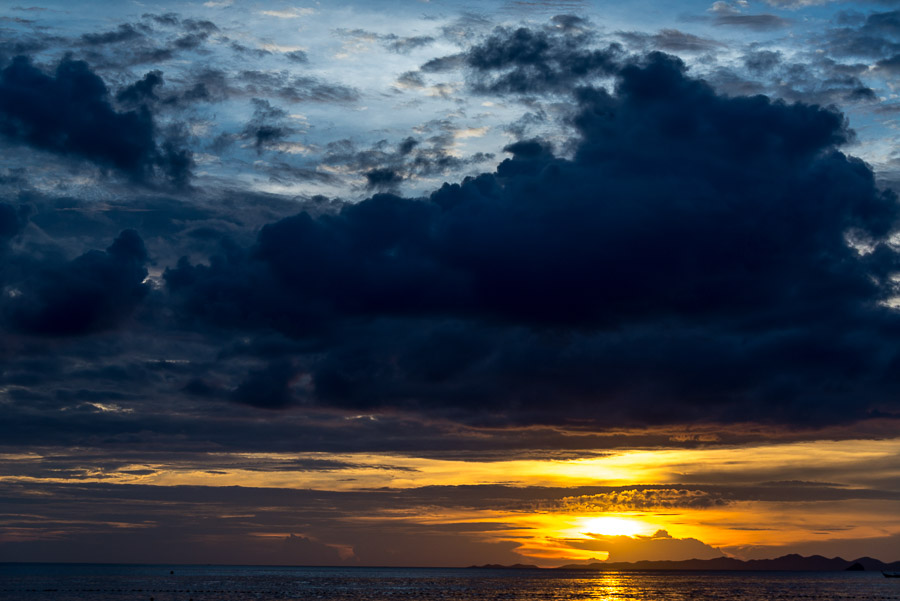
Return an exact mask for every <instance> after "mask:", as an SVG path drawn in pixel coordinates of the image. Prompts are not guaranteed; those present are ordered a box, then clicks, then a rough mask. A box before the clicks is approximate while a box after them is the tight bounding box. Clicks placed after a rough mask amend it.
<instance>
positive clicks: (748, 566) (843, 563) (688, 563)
mask: <svg viewBox="0 0 900 601" xmlns="http://www.w3.org/2000/svg"><path fill="white" fill-rule="evenodd" d="M472 567H473V568H484V569H507V570H521V569H538V566H535V565H530V564H520V563H517V564H515V565H511V566H504V565H499V564H485V565H480V566H472ZM546 569H549V570H586V571H592V570H596V571H606V572H619V571H641V570H701V571H703V570H718V571H726V570H727V571H744V572H840V571H887V572H892V571H898V570H900V561H895V562H893V563H885V562H883V561H881V560H878V559H874V558H872V557H860V558H858V559H854V560H846V559H843V558H841V557H833V558H830V559H829V558H827V557H823V556H821V555H812V556H810V557H804V556H802V555H797V554H791V555H783V556H781V557H776V558H774V559H749V560H742V559H734V558H732V557H724V556H723V557H716V558H715V559H685V560H677V561H676V560H666V561H634V562H625V561H619V562H602V561H597V562H592V563H586V564H585V563H573V564H567V565H564V566H559V567H556V568H546Z"/></svg>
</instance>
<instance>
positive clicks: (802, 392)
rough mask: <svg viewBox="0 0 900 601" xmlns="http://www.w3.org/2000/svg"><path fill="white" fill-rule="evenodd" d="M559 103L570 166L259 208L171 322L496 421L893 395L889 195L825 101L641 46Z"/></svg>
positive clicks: (360, 393)
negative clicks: (607, 77)
mask: <svg viewBox="0 0 900 601" xmlns="http://www.w3.org/2000/svg"><path fill="white" fill-rule="evenodd" d="M495 35H497V34H495ZM520 37H521V39H527V40H532V39H533V38H532V37H531V36H530V35H529V36H520ZM498 40H499V38H498ZM488 55H490V56H493V54H491V53H488V54H487V55H485V56H488ZM516 56H518V55H516ZM485 60H487V59H485ZM504 60H505V59H504ZM486 64H487V63H486ZM491 64H494V63H491ZM496 64H500V65H502V64H505V63H504V62H503V61H502V60H501V61H499V62H498V63H496ZM576 102H577V105H578V111H577V113H576V115H575V116H574V117H573V121H572V123H573V124H574V126H575V127H576V128H577V130H578V131H579V133H580V136H581V137H580V140H579V142H578V144H577V146H576V147H575V149H574V157H573V159H571V160H566V159H561V158H558V157H556V156H555V155H554V154H553V152H552V151H551V149H550V147H549V145H547V144H546V143H544V142H542V141H540V140H530V141H523V142H520V143H517V144H514V145H511V146H510V147H509V148H508V149H507V152H509V153H511V154H512V157H511V158H509V159H507V160H505V161H503V162H502V163H501V164H500V165H499V166H498V168H497V171H496V172H495V173H492V174H483V175H480V176H478V177H474V178H467V179H466V180H465V181H463V182H462V183H460V184H445V185H444V186H443V187H442V188H441V189H439V190H437V191H435V192H434V193H432V194H431V195H430V197H429V198H427V199H405V198H401V197H398V196H395V195H390V194H380V195H376V196H374V197H372V198H370V199H367V200H365V201H363V202H361V203H359V204H355V205H346V206H344V207H343V208H341V209H340V210H339V211H338V212H336V213H326V214H322V215H320V216H311V215H309V214H305V213H304V214H300V215H297V216H295V217H291V218H288V219H285V220H282V221H280V222H277V223H273V224H271V225H268V226H266V227H264V228H263V229H262V231H261V232H260V234H259V238H258V241H257V243H256V245H254V246H253V247H251V248H240V247H234V246H232V247H229V248H228V249H224V248H223V250H222V252H221V253H220V254H217V255H215V256H213V257H210V259H209V261H208V262H207V263H208V264H192V263H191V262H190V261H187V260H184V261H182V262H180V263H179V265H178V266H177V267H175V268H172V269H169V270H168V271H167V272H166V274H165V279H166V282H167V288H168V290H169V291H170V293H171V294H172V295H173V298H174V299H176V300H177V302H178V306H179V314H180V315H181V316H182V318H183V319H185V320H187V321H196V320H198V319H199V320H203V321H205V322H207V323H208V324H210V326H215V327H225V328H237V329H250V330H252V329H255V328H274V329H276V330H280V331H282V332H284V333H286V334H287V335H288V336H290V337H295V338H298V339H304V338H309V339H311V340H319V341H320V342H319V344H321V345H323V346H321V347H319V348H320V351H319V352H317V353H315V355H314V357H315V358H313V355H305V354H304V353H300V354H297V355H295V356H294V359H295V361H296V362H295V363H294V364H293V365H294V369H295V370H296V373H297V374H298V375H299V374H300V373H301V372H303V373H307V374H309V376H308V378H309V382H310V385H309V387H308V388H307V392H306V394H309V395H310V396H309V398H308V401H307V402H309V401H312V402H315V403H318V404H321V405H324V406H335V407H341V408H346V409H350V410H368V411H378V410H381V409H385V408H388V407H401V408H405V409H409V410H414V411H425V412H429V413H434V414H442V415H447V416H452V417H453V418H455V419H464V420H473V421H474V422H476V423H484V424H493V425H499V424H504V425H509V424H525V423H535V422H541V421H547V420H551V421H563V422H565V421H567V420H568V419H569V417H570V416H576V415H577V416H578V417H579V418H581V419H594V420H601V421H602V422H603V423H605V424H615V423H620V424H638V423H641V424H649V423H672V422H675V423H677V422H682V421H697V420H699V421H706V420H719V421H723V422H729V421H744V420H761V421H775V422H787V423H806V424H809V423H811V422H819V423H828V422H834V421H842V420H856V419H861V418H864V417H866V416H870V415H877V414H884V413H885V412H888V413H891V412H896V406H895V401H893V400H892V399H893V398H894V394H893V391H894V390H895V388H896V385H897V380H896V378H895V377H894V376H893V375H892V374H893V369H894V368H893V366H894V365H895V364H896V362H897V361H898V360H900V358H898V356H897V354H896V352H895V351H894V350H893V348H894V344H893V340H894V337H895V336H896V333H897V331H898V330H897V327H898V325H900V324H898V322H897V318H896V317H895V314H894V312H893V311H891V310H889V309H887V308H884V307H882V306H880V305H879V303H880V302H882V301H886V300H887V299H888V298H890V297H891V296H892V295H893V294H894V292H895V291H894V286H893V284H892V283H891V280H890V274H891V273H892V272H893V271H894V270H895V269H896V266H897V264H898V261H897V257H896V255H895V253H894V251H893V250H892V249H891V247H890V246H888V245H887V244H886V243H885V240H886V238H887V237H888V236H889V235H890V234H891V232H892V231H893V228H894V226H895V222H896V219H897V211H898V205H897V200H896V197H895V196H894V195H893V194H891V193H887V192H883V191H880V190H879V189H878V188H877V187H876V185H875V182H874V177H873V174H872V172H871V171H870V170H869V168H868V167H867V166H866V165H865V164H864V163H862V162H861V161H858V160H856V159H852V158H850V157H847V156H845V155H844V154H841V153H840V152H838V151H837V150H836V149H835V146H836V145H838V144H841V143H844V142H846V141H848V140H850V139H851V132H849V131H848V130H847V128H846V124H845V121H844V119H843V117H842V116H841V115H840V114H839V113H837V112H835V111H833V110H827V109H822V108H819V107H817V106H812V105H804V104H786V103H784V102H776V101H772V100H770V99H768V98H765V97H762V96H757V97H735V98H732V97H725V96H719V95H717V94H716V93H715V92H714V91H713V89H712V88H711V87H709V86H708V85H706V84H705V83H703V82H701V81H697V80H693V79H691V78H689V77H687V76H686V75H685V73H684V67H683V66H682V65H681V64H680V63H679V62H678V61H677V60H676V59H673V58H671V57H667V56H665V55H660V54H654V55H651V56H650V57H649V58H648V59H647V60H646V62H645V63H644V64H633V65H630V66H627V67H625V68H623V69H622V70H621V71H620V72H619V74H618V83H617V87H616V93H615V94H609V93H607V92H605V91H603V90H602V89H594V88H582V89H579V90H578V91H577V93H576ZM415 148H416V146H415V145H412V146H411V147H410V149H409V151H408V152H414V149H415ZM760 174H765V177H761V176H760ZM675 190H677V191H678V194H677V197H675V196H673V195H672V191H675ZM848 238H849V239H852V240H854V241H855V242H854V243H855V244H859V245H863V246H868V247H870V248H871V249H873V251H872V252H866V253H862V252H860V251H857V250H856V249H854V248H853V247H851V246H850V245H848V243H847V240H848ZM413 316H415V319H412V317H413ZM851 397H852V398H854V399H866V401H865V402H854V403H848V401H847V399H848V398H851ZM550 399H552V403H551V402H550ZM626 401H627V402H626ZM548 403H549V404H548ZM551 407H552V409H551ZM512 408H515V410H514V411H512ZM563 408H564V409H563Z"/></svg>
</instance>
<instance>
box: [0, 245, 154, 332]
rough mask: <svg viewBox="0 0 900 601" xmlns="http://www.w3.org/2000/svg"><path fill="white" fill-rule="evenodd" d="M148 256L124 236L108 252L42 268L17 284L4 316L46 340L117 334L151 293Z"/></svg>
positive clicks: (17, 327)
mask: <svg viewBox="0 0 900 601" xmlns="http://www.w3.org/2000/svg"><path fill="white" fill-rule="evenodd" d="M146 262H147V251H146V250H145V248H144V243H143V241H142V240H141V239H140V237H139V236H138V234H137V233H136V232H135V231H134V230H126V231H124V232H122V233H121V235H120V236H119V237H118V238H116V240H115V241H114V242H113V243H112V245H111V246H110V247H109V248H107V249H106V252H101V251H91V252H88V253H85V254H84V255H82V256H80V257H78V258H76V259H74V260H72V261H70V262H67V263H64V264H60V265H55V266H49V265H46V264H45V265H39V266H38V269H37V271H36V272H35V273H32V274H29V275H27V276H26V277H25V279H24V280H23V281H21V282H16V283H15V284H14V286H15V288H14V290H15V293H14V294H12V295H11V298H10V299H9V300H7V302H6V303H5V304H6V307H4V312H5V313H6V315H5V317H6V321H7V324H8V327H9V328H11V329H13V330H18V331H21V332H26V333H31V334H38V335H43V336H81V335H85V334H89V333H92V332H98V331H103V330H108V329H112V328H115V327H116V326H117V325H118V324H119V323H120V322H121V321H122V320H123V319H124V318H126V317H128V316H129V315H130V314H131V312H132V311H133V310H134V308H135V307H136V306H137V305H138V303H140V302H141V300H142V299H143V298H144V297H145V296H146V294H147V293H148V292H149V287H148V286H147V285H146V284H144V283H143V282H144V278H146V277H147V269H146V267H145V264H146Z"/></svg>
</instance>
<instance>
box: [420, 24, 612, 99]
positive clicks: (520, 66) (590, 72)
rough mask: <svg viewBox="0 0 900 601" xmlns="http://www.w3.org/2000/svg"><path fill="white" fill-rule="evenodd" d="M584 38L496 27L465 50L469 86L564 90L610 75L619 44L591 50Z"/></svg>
mask: <svg viewBox="0 0 900 601" xmlns="http://www.w3.org/2000/svg"><path fill="white" fill-rule="evenodd" d="M587 41H588V40H586V39H585V37H584V36H583V35H572V34H568V33H565V32H564V33H558V32H556V31H554V30H553V29H547V30H535V29H528V28H524V27H521V28H518V29H509V28H505V27H498V28H496V29H494V31H493V32H492V34H491V35H490V36H488V37H487V38H486V39H485V40H484V41H482V42H481V43H479V44H476V45H475V46H472V47H471V48H469V49H468V50H467V51H466V52H465V54H464V60H465V65H466V66H467V67H468V68H469V71H470V75H471V78H472V80H471V81H470V85H471V86H472V88H473V89H474V90H475V91H477V92H482V93H486V92H490V93H498V94H504V93H512V94H535V93H540V92H568V91H570V90H571V88H572V86H573V85H576V84H578V83H580V82H584V81H585V80H589V79H590V78H593V77H598V76H609V75H611V74H613V73H614V72H615V70H616V69H617V67H618V63H619V60H620V59H621V58H622V48H621V47H620V46H618V45H617V44H612V45H610V46H608V47H606V48H603V49H592V48H590V47H589V46H588V45H587V43H586V42H587ZM429 65H432V63H429V64H428V65H426V66H429ZM423 68H424V67H423Z"/></svg>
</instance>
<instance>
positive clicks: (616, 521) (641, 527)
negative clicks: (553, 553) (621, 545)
mask: <svg viewBox="0 0 900 601" xmlns="http://www.w3.org/2000/svg"><path fill="white" fill-rule="evenodd" d="M579 530H580V531H581V532H582V533H583V534H601V535H603V536H636V535H638V534H644V533H645V531H646V530H647V524H645V523H644V522H641V521H638V520H631V519H628V518H614V517H600V518H586V519H585V520H584V521H583V522H582V523H581V526H580V528H579Z"/></svg>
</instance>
